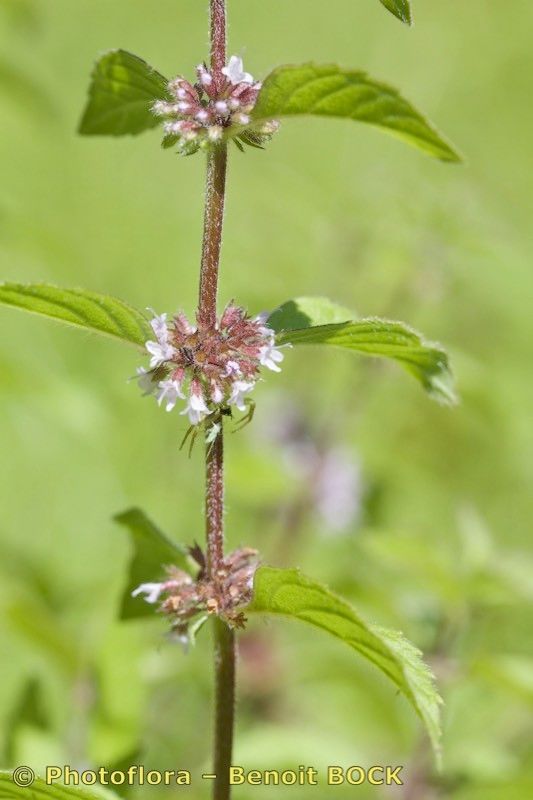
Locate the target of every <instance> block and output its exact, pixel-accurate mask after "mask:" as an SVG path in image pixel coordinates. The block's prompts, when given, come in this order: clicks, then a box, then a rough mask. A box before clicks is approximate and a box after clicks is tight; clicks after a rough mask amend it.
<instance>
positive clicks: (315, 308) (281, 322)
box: [268, 297, 356, 333]
mask: <svg viewBox="0 0 533 800" xmlns="http://www.w3.org/2000/svg"><path fill="white" fill-rule="evenodd" d="M355 316H356V314H354V312H353V311H351V310H350V309H349V308H346V307H345V306H340V305H338V304H337V303H334V302H333V301H332V300H328V298H327V297H295V298H294V300H287V302H286V303H283V305H281V306H278V308H276V309H274V311H273V312H272V314H271V315H270V317H269V318H268V325H269V327H270V328H272V329H273V330H275V331H276V333H280V332H281V331H292V330H297V329H299V328H310V327H312V326H313V325H329V324H330V323H332V322H347V321H348V320H352V319H353V318H354V317H355Z"/></svg>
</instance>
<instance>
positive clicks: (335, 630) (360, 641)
mask: <svg viewBox="0 0 533 800" xmlns="http://www.w3.org/2000/svg"><path fill="white" fill-rule="evenodd" d="M246 612H247V613H256V614H277V615H281V616H285V617H289V618H292V619H298V620H301V621H302V622H307V623H309V624H310V625H314V626H315V627H317V628H321V629H322V630H324V631H326V632H327V633H329V634H331V635H332V636H334V637H335V638H337V639H340V640H341V641H343V642H345V643H346V644H347V645H349V646H350V647H351V648H352V649H353V650H355V651H356V652H357V653H359V655H361V656H362V657H363V658H365V659H367V660H368V661H370V662H372V663H373V664H374V665H375V666H377V667H378V669H380V670H381V671H382V672H383V673H384V674H385V675H386V676H387V677H388V678H390V680H391V681H392V682H393V683H394V684H395V685H396V686H397V687H398V689H399V690H400V691H401V692H402V694H404V695H405V697H406V698H407V699H408V700H409V702H410V703H411V705H412V706H413V707H414V709H415V710H416V712H417V713H418V715H419V716H420V718H421V719H422V721H423V722H424V724H425V726H426V730H427V732H428V734H429V737H430V739H431V743H432V745H433V748H434V750H435V754H436V755H437V757H438V755H439V752H440V745H439V742H440V704H441V702H442V701H441V699H440V697H439V694H438V692H437V689H436V688H435V683H434V678H433V675H432V674H431V671H430V670H429V668H428V667H427V666H426V665H425V664H424V662H423V661H422V658H421V653H420V652H419V651H418V650H417V649H416V648H415V647H414V646H413V645H412V644H410V643H409V642H408V641H407V640H406V639H405V638H404V637H403V635H402V634H401V633H397V632H396V631H389V630H386V629H384V628H381V627H377V626H375V625H369V624H368V623H366V622H364V621H363V620H362V619H361V618H360V617H359V615H358V614H357V612H356V611H355V610H354V609H353V608H352V606H351V605H350V604H349V603H347V602H346V601H344V600H342V599H341V598H340V597H337V595H335V594H334V593H333V592H331V591H330V590H329V589H328V588H327V587H325V586H322V585H321V584H320V583H317V582H315V581H313V580H310V579H309V578H306V577H305V576H303V575H301V574H300V572H299V571H298V570H294V569H272V568H271V567H260V568H259V569H258V570H257V572H256V575H255V581H254V599H253V601H252V603H251V605H250V606H248V608H247V609H246Z"/></svg>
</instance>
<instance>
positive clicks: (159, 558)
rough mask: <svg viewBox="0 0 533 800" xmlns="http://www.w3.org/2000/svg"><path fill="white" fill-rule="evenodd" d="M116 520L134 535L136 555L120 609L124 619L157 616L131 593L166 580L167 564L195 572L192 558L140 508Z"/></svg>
mask: <svg viewBox="0 0 533 800" xmlns="http://www.w3.org/2000/svg"><path fill="white" fill-rule="evenodd" d="M115 521H116V522H118V523H119V525H123V526H124V527H125V528H126V529H127V530H128V532H129V534H130V536H131V541H132V545H133V555H132V560H131V563H130V567H129V572H128V578H127V581H126V586H125V588H124V594H123V597H122V604H121V609H120V617H121V619H139V618H140V617H149V616H154V606H153V605H149V604H148V603H146V602H145V601H144V600H143V599H142V597H132V596H131V593H132V591H133V590H134V589H136V588H137V586H139V585H140V584H141V583H154V582H158V581H160V580H164V578H165V574H164V566H165V565H167V564H173V565H175V566H177V567H179V568H180V569H183V570H185V571H186V572H191V568H192V565H191V561H190V559H189V556H188V552H187V550H186V549H185V547H182V546H181V545H179V544H177V543H176V542H173V541H172V540H171V539H169V538H168V537H167V536H165V534H164V533H162V532H161V531H160V530H159V528H158V527H157V526H156V525H155V524H154V523H153V522H152V521H151V520H150V519H149V518H148V517H147V516H146V514H145V513H144V511H141V509H140V508H130V509H128V511H124V512H123V513H122V514H117V516H116V517H115Z"/></svg>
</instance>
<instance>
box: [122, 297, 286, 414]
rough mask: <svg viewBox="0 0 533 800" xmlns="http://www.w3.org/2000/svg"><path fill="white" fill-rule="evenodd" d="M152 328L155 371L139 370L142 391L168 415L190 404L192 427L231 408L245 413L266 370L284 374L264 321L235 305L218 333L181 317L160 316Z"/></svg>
mask: <svg viewBox="0 0 533 800" xmlns="http://www.w3.org/2000/svg"><path fill="white" fill-rule="evenodd" d="M151 326H152V330H153V331H154V334H155V337H156V339H155V341H148V342H146V349H147V351H148V353H149V355H150V356H151V360H150V369H149V370H146V369H144V368H143V367H139V369H138V370H137V375H138V380H139V385H140V387H141V389H142V390H143V391H144V392H145V394H154V393H155V394H156V396H157V400H158V403H159V405H161V404H162V403H164V404H165V406H166V410H167V411H171V410H172V409H173V408H174V406H175V405H176V403H177V401H178V399H182V400H186V406H185V408H184V410H183V411H182V414H187V415H188V417H189V421H190V423H191V425H199V424H200V423H201V422H202V421H203V420H204V419H205V418H206V417H207V416H209V415H210V414H212V413H214V412H216V411H217V410H219V411H220V410H221V409H223V408H227V407H229V406H232V405H233V406H235V407H236V408H237V409H238V410H239V411H246V410H247V405H248V403H249V401H248V398H247V395H248V394H249V392H251V391H252V389H253V388H254V386H255V384H256V382H257V380H258V378H259V374H260V370H261V368H262V367H266V368H267V369H270V370H272V371H274V372H280V371H281V370H280V367H279V363H280V362H281V361H283V353H282V352H281V351H280V350H279V348H277V347H276V346H275V335H274V331H273V330H271V328H269V327H268V326H267V325H266V324H265V315H260V316H258V317H255V319H252V318H251V317H249V316H248V314H247V313H246V311H245V310H244V309H243V308H239V306H236V305H234V304H233V303H230V304H229V305H228V306H227V307H226V309H225V310H224V313H223V314H222V316H221V318H220V320H219V322H218V324H217V325H216V326H215V328H207V327H205V326H203V325H201V324H198V325H197V326H196V327H195V326H193V325H191V324H190V323H189V321H188V320H187V317H186V316H185V315H184V314H182V313H179V314H177V315H176V316H175V317H173V318H172V319H171V320H170V321H168V322H167V315H166V314H161V315H159V316H157V315H156V316H154V319H153V320H152V322H151Z"/></svg>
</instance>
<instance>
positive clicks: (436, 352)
mask: <svg viewBox="0 0 533 800" xmlns="http://www.w3.org/2000/svg"><path fill="white" fill-rule="evenodd" d="M323 302H324V301H321V300H319V301H317V305H316V307H315V308H314V307H313V305H312V303H311V301H310V298H299V299H296V300H289V301H288V302H287V303H284V304H283V305H282V306H280V307H279V308H278V309H276V311H274V312H273V314H272V315H271V316H270V318H269V320H268V325H269V326H270V327H272V328H273V329H274V330H275V331H276V333H277V336H276V340H277V343H278V344H293V345H299V344H329V345H335V346H337V347H345V348H347V349H348V350H355V351H356V352H358V353H362V354H364V355H369V356H379V357H383V358H391V359H393V360H395V361H398V362H399V363H400V364H401V365H402V366H403V367H404V368H405V369H406V370H408V372H410V373H411V374H412V375H414V376H415V378H417V380H419V381H420V383H421V384H422V386H423V387H424V388H425V389H426V391H427V392H428V393H429V394H430V395H431V396H432V397H433V398H434V399H435V400H438V401H439V402H441V403H444V404H448V405H452V404H454V403H455V402H457V398H456V395H455V392H454V380H453V375H452V372H451V369H450V365H449V360H448V356H447V354H446V352H445V351H444V350H442V348H441V347H439V346H438V345H435V344H432V343H430V342H426V341H425V340H424V339H423V337H422V336H421V334H419V333H417V332H416V331H414V330H412V329H411V328H409V327H408V326H407V325H404V324H403V323H402V322H391V321H389V320H383V319H377V318H371V319H360V320H353V321H344V322H333V323H330V324H326V325H323V324H317V321H319V320H321V319H323V315H324V314H327V313H328V312H329V313H331V314H333V315H338V316H342V315H343V314H344V313H345V309H342V307H340V306H334V304H331V305H324V306H322V305H321V304H322V303H323ZM326 302H327V301H326Z"/></svg>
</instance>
